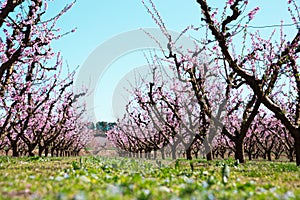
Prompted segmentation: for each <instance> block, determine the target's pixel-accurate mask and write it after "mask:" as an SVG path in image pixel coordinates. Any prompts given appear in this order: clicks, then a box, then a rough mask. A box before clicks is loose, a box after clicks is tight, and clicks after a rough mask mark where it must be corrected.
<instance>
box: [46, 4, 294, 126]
mask: <svg viewBox="0 0 300 200" xmlns="http://www.w3.org/2000/svg"><path fill="white" fill-rule="evenodd" d="M153 1H154V3H155V4H156V6H157V9H158V10H159V12H160V13H161V16H162V18H163V20H164V21H165V23H166V25H167V27H168V29H170V30H174V31H178V32H180V31H181V30H183V29H184V28H185V27H186V26H188V25H191V24H194V25H195V26H197V25H199V21H200V16H201V15H200V9H199V6H198V4H197V3H196V0H190V1H187V0H175V1H174V0H160V1H159V0H153ZM249 1H250V2H249V3H250V5H249V9H250V8H254V7H256V6H259V7H260V8H261V10H260V11H259V13H258V14H257V17H256V18H255V20H254V21H253V22H252V23H251V25H256V26H259V25H270V24H280V20H281V19H283V20H284V21H285V22H286V23H289V22H290V19H289V14H288V12H287V3H286V0H256V1H251V0H249ZM68 2H71V1H69V0H68V1H65V0H64V1H62V0H60V1H58V0H56V1H53V2H51V3H50V4H49V13H48V14H49V15H50V16H51V15H54V14H55V13H57V12H58V11H59V10H60V9H62V8H63V7H64V6H65V5H66V4H67V3H68ZM218 2H224V1H218ZM223 5H224V4H223V3H221V5H220V7H222V6H223ZM215 6H218V5H215ZM58 27H61V28H62V30H64V31H68V30H71V29H73V28H75V27H77V31H76V32H75V33H72V34H70V35H67V36H66V37H64V38H62V39H61V40H59V41H57V42H55V43H54V46H53V47H54V48H55V49H56V50H59V51H61V53H62V55H63V57H64V61H65V62H67V63H68V64H69V66H70V67H71V68H75V67H76V66H82V65H83V63H84V62H85V61H86V60H87V58H88V57H89V55H90V54H91V53H92V52H93V51H94V50H95V49H96V48H97V47H98V46H99V45H101V44H103V43H104V42H105V41H107V40H109V39H111V38H113V37H114V36H116V35H118V34H121V33H124V32H127V31H130V30H135V29H139V28H150V27H154V28H156V25H155V23H154V22H153V20H152V19H151V16H150V15H149V14H148V13H147V12H146V9H145V8H144V6H143V5H142V3H141V0H110V1H103V0H77V2H76V4H75V6H74V7H73V8H72V9H71V10H70V11H69V12H68V13H66V14H65V15H64V16H63V17H62V18H61V20H60V22H59V23H58ZM272 30H273V29H264V30H263V31H264V32H271V31H272ZM286 31H287V33H288V35H291V37H292V36H293V31H294V28H286ZM133 42H134V41H133ZM122 59H123V60H122ZM122 59H119V60H117V61H116V62H113V63H112V66H113V67H112V68H114V70H111V71H107V72H106V74H105V77H104V78H103V80H101V81H99V85H98V87H97V92H96V94H95V102H96V103H95V105H94V107H95V108H96V113H97V114H96V118H97V120H104V121H113V120H114V116H113V113H112V108H111V107H112V105H111V104H112V90H114V88H115V87H116V85H117V83H118V81H119V79H121V78H122V76H123V74H126V73H127V72H129V71H131V70H132V69H133V68H135V67H137V66H141V65H142V64H143V63H142V62H144V64H145V63H146V62H145V59H144V58H143V56H141V54H131V55H127V58H126V57H124V56H123V57H122ZM133 60H134V61H133ZM97 65H99V63H95V67H97ZM121 68H124V69H125V68H126V70H125V72H121V71H122V69H121ZM118 73H123V74H122V75H119V76H117V74H118Z"/></svg>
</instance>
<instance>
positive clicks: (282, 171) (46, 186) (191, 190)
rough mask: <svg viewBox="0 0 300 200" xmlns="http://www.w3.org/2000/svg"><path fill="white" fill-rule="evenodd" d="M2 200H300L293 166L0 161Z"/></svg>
mask: <svg viewBox="0 0 300 200" xmlns="http://www.w3.org/2000/svg"><path fill="white" fill-rule="evenodd" d="M0 199H74V200H85V199H124V200H126V199H173V200H175V199H176V200H177V199H209V200H212V199H300V167H296V166H295V163H279V162H277V163H276V162H248V163H247V164H243V165H241V164H238V163H236V162H235V161H234V160H226V161H214V162H206V161H204V160H195V161H193V162H189V161H185V160H177V161H147V160H140V159H126V158H101V157H81V158H39V157H33V158H18V159H15V158H8V157H0Z"/></svg>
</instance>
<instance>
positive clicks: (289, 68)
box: [197, 0, 300, 165]
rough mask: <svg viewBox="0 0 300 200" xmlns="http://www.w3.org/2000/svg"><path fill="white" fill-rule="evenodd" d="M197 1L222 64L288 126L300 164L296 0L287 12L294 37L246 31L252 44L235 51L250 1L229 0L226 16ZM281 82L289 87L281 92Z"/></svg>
mask: <svg viewBox="0 0 300 200" xmlns="http://www.w3.org/2000/svg"><path fill="white" fill-rule="evenodd" d="M197 3H198V4H199V6H200V9H201V12H202V20H203V22H204V23H205V24H206V25H207V28H208V29H209V31H210V33H211V37H212V38H214V40H215V43H216V45H217V47H218V48H219V49H220V52H221V55H222V57H221V58H222V60H223V61H224V65H223V66H220V67H226V66H228V67H230V69H232V71H233V72H235V73H236V74H237V75H238V76H239V77H240V78H241V79H242V80H243V81H244V82H245V83H246V84H247V85H248V86H249V87H250V88H251V90H252V92H253V93H254V94H255V95H256V96H257V98H258V99H260V100H261V101H262V103H263V104H264V106H265V107H266V108H267V109H269V110H270V111H271V112H273V113H274V115H275V117H276V118H277V119H279V120H280V121H281V123H282V124H283V125H284V126H285V127H286V128H287V130H288V131H289V133H290V134H291V136H292V137H293V138H294V142H295V143H294V146H295V151H296V163H297V165H300V128H299V122H300V96H299V94H300V93H299V89H300V80H299V53H300V47H299V44H300V29H299V19H300V13H299V6H298V5H297V1H293V0H291V1H287V3H288V4H289V9H288V11H287V12H290V14H291V18H292V20H293V22H294V29H295V30H296V31H295V32H296V33H295V35H294V36H292V39H291V40H287V39H286V36H285V34H284V33H283V31H282V29H281V30H279V31H280V32H281V34H280V37H279V38H273V37H274V36H273V35H271V36H270V38H262V37H260V34H259V32H258V31H257V32H254V33H247V35H249V36H250V37H249V38H250V40H251V43H250V45H251V46H250V47H249V48H247V49H248V50H247V52H244V53H243V54H240V53H236V52H233V51H232V50H231V48H230V47H231V46H232V45H234V43H233V41H234V38H235V36H236V33H237V32H238V31H240V29H245V26H242V24H239V23H240V21H241V20H242V19H243V16H242V10H243V7H245V6H247V4H248V1H244V0H235V1H228V2H227V6H226V7H225V9H227V11H228V12H224V13H226V14H225V16H222V17H220V18H217V17H214V16H212V13H213V11H212V10H211V9H210V6H209V2H207V1H205V0H203V1H202V0H197ZM258 10H259V9H258V8H254V9H253V10H252V11H251V12H250V13H249V14H248V17H249V20H252V19H253V17H254V15H255V13H256V12H258ZM229 11H230V12H229ZM235 23H237V26H236V28H234V29H232V28H231V26H230V25H232V24H235ZM245 40H246V39H245ZM246 44H247V43H246V42H245V45H246ZM282 82H286V83H287V85H288V87H284V89H282V90H281V91H280V92H278V88H280V87H282V86H281V85H282Z"/></svg>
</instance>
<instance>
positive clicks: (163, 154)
mask: <svg viewBox="0 0 300 200" xmlns="http://www.w3.org/2000/svg"><path fill="white" fill-rule="evenodd" d="M160 152H161V159H163V160H164V159H165V158H166V157H165V149H164V148H161V149H160Z"/></svg>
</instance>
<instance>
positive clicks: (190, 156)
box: [185, 147, 192, 160]
mask: <svg viewBox="0 0 300 200" xmlns="http://www.w3.org/2000/svg"><path fill="white" fill-rule="evenodd" d="M185 154H186V159H187V160H192V150H191V148H190V147H189V148H187V150H185Z"/></svg>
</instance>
